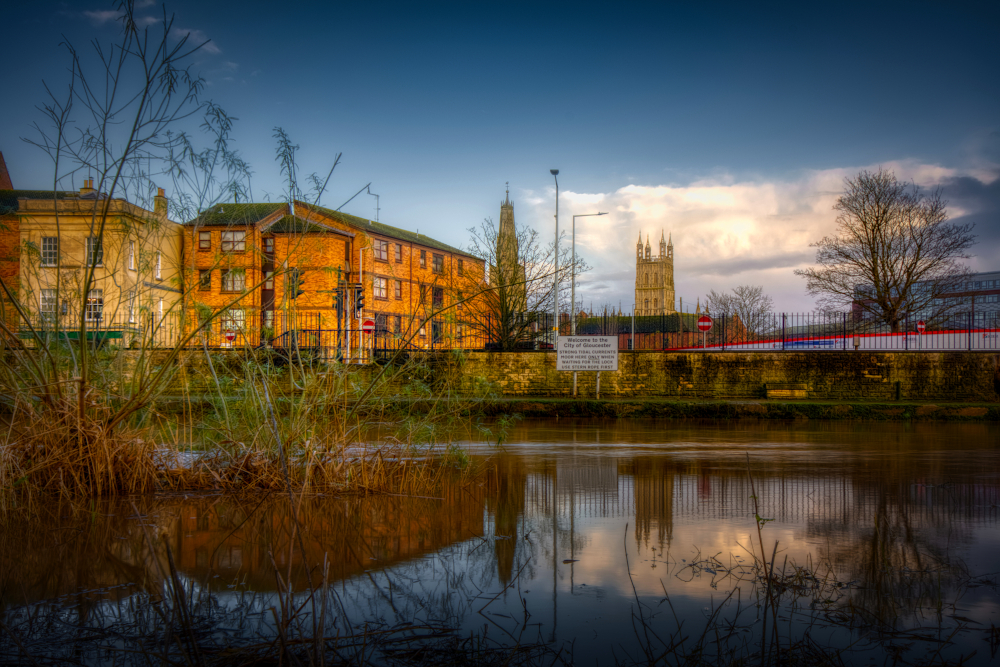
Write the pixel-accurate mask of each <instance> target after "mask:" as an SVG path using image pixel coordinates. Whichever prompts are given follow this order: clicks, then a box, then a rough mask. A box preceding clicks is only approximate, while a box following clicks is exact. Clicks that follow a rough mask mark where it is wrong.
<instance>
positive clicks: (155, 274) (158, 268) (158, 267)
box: [153, 250, 163, 280]
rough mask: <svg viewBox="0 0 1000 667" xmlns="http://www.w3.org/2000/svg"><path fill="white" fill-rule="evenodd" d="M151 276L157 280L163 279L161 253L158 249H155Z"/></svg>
mask: <svg viewBox="0 0 1000 667" xmlns="http://www.w3.org/2000/svg"><path fill="white" fill-rule="evenodd" d="M153 277H154V278H156V279H157V280H163V253H161V252H160V251H159V250H157V251H156V268H155V269H154V271H153Z"/></svg>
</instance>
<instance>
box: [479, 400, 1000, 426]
mask: <svg viewBox="0 0 1000 667" xmlns="http://www.w3.org/2000/svg"><path fill="white" fill-rule="evenodd" d="M489 411H490V413H492V414H505V413H506V414H512V413H517V414H520V415H522V416H524V417H553V418H559V417H611V418H622V417H659V418H670V419H748V418H749V419H854V420H877V421H1000V405H998V404H996V403H916V402H891V403H889V402H885V403H882V402H878V403H871V402H860V401H858V402H852V401H816V400H802V401H780V400H763V399H762V400H757V401H748V400H732V401H720V400H715V401H712V400H703V401H699V400H689V401H679V400H670V399H657V398H652V399H635V398H632V399H629V398H621V399H610V400H593V399H566V398H511V399H500V400H497V401H495V402H494V403H492V404H490V406H489Z"/></svg>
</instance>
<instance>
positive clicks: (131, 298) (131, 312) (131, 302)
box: [126, 289, 135, 324]
mask: <svg viewBox="0 0 1000 667" xmlns="http://www.w3.org/2000/svg"><path fill="white" fill-rule="evenodd" d="M126 298H127V299H128V302H127V303H126V307H127V308H128V323H129V324H135V290H134V289H130V290H129V291H128V296H127V297H126Z"/></svg>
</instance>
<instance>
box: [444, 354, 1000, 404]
mask: <svg viewBox="0 0 1000 667" xmlns="http://www.w3.org/2000/svg"><path fill="white" fill-rule="evenodd" d="M462 373H463V374H464V375H465V376H466V377H467V378H470V379H471V378H476V377H480V378H485V379H487V380H490V381H492V382H494V383H496V385H497V386H498V387H499V389H500V392H501V393H502V394H503V395H504V396H511V397H517V396H550V397H555V396H572V394H573V374H572V373H569V372H561V371H557V370H556V355H555V353H554V352H521V353H510V352H507V353H499V352H471V353H468V354H467V356H466V362H465V364H464V365H463V367H462ZM596 375H597V374H596V373H595V372H580V373H578V375H577V382H578V394H579V396H581V397H584V398H593V397H594V390H595V384H596V382H595V381H596ZM768 386H770V387H771V388H772V389H774V388H782V387H789V386H794V388H796V389H801V390H804V391H805V397H807V398H815V399H844V400H879V401H884V400H896V399H897V398H899V399H901V400H929V401H943V400H963V401H997V400H1000V394H998V392H1000V355H998V354H982V353H967V352H957V353H944V352H936V353H876V354H873V353H866V352H812V353H805V352H764V353H694V354H688V353H674V352H644V351H636V352H621V353H619V356H618V371H617V372H608V371H604V372H602V373H601V396H602V397H607V398H615V397H622V398H624V397H640V398H641V397H663V398H682V399H683V398H705V399H713V398H737V399H738V398H764V397H765V396H766V387H768Z"/></svg>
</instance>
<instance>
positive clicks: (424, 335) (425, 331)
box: [420, 324, 427, 338]
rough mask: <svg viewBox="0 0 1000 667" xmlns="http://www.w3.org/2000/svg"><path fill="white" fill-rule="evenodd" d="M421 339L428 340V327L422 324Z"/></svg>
mask: <svg viewBox="0 0 1000 667" xmlns="http://www.w3.org/2000/svg"><path fill="white" fill-rule="evenodd" d="M420 337H421V338H427V327H425V326H424V325H422V324H421V325H420Z"/></svg>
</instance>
